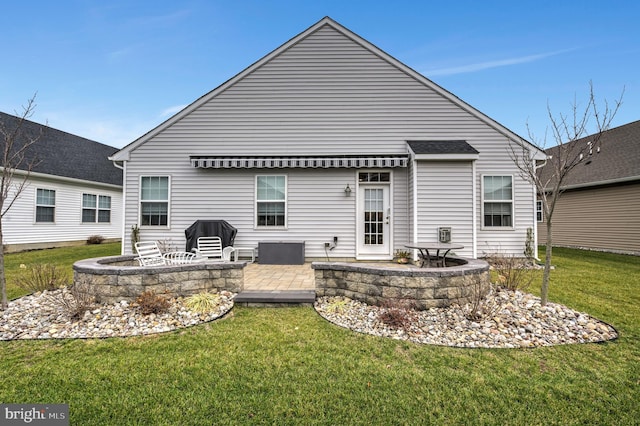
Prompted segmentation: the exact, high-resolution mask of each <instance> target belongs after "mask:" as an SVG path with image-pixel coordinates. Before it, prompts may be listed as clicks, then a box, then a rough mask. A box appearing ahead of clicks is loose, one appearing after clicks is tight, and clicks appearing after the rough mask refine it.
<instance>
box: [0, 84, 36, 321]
mask: <svg viewBox="0 0 640 426" xmlns="http://www.w3.org/2000/svg"><path fill="white" fill-rule="evenodd" d="M35 99H36V96H35V95H34V96H33V97H32V98H31V99H29V100H28V101H27V104H26V105H24V106H23V107H22V112H20V113H18V112H16V117H11V119H10V120H6V121H4V122H3V121H0V137H1V139H0V144H1V145H2V146H1V149H2V150H1V151H0V154H1V155H2V163H0V168H1V169H2V171H1V173H2V175H1V177H0V243H1V244H2V246H1V247H0V287H1V290H0V291H1V292H2V309H3V310H4V309H6V308H7V306H8V301H7V279H6V276H5V273H4V234H3V229H2V220H1V219H2V218H4V216H5V214H7V212H8V211H9V209H11V207H12V206H13V204H14V203H15V202H16V200H17V199H18V197H20V194H21V193H22V191H23V190H24V189H25V187H26V185H27V182H28V178H29V175H30V174H31V171H32V170H33V168H34V167H35V166H36V165H37V163H38V162H39V160H37V159H36V158H35V157H33V158H29V155H28V153H29V151H30V148H31V147H32V146H33V145H34V144H35V143H37V142H38V141H39V140H40V139H41V138H42V135H43V130H42V128H40V130H39V131H37V132H36V133H32V132H27V131H26V129H25V122H26V121H27V120H28V118H29V117H31V116H32V115H33V112H34V110H35V107H36V104H35Z"/></svg>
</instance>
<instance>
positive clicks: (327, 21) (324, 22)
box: [111, 17, 545, 161]
mask: <svg viewBox="0 0 640 426" xmlns="http://www.w3.org/2000/svg"><path fill="white" fill-rule="evenodd" d="M324 26H329V27H331V28H333V29H334V30H336V31H338V32H339V33H341V34H342V35H344V36H345V37H347V38H349V39H350V40H352V41H353V42H355V43H357V44H358V45H360V46H362V47H363V48H365V49H367V50H369V51H370V52H371V53H373V54H374V55H376V56H378V57H379V58H381V59H382V60H384V61H386V62H387V63H389V64H391V65H392V66H394V67H396V68H397V69H399V70H400V71H402V72H403V73H405V74H407V75H409V76H411V77H412V78H414V79H415V80H416V81H418V82H420V83H421V84H423V85H424V86H426V87H428V88H430V89H431V90H433V91H434V92H436V93H438V94H439V95H441V96H443V97H444V98H446V99H448V100H449V101H451V102H452V103H453V104H455V105H457V106H458V107H460V108H461V109H463V110H464V111H466V112H468V113H470V114H471V115H473V116H474V117H476V118H478V119H479V120H481V121H482V122H484V123H485V124H487V125H488V126H490V127H492V128H494V129H495V130H496V131H497V132H499V133H501V134H503V135H504V136H505V137H506V138H507V139H510V140H512V141H514V142H516V143H518V144H520V145H523V146H526V147H527V148H528V149H530V150H532V151H533V152H534V153H535V154H536V158H539V159H541V160H542V159H544V158H545V156H544V153H543V152H542V151H541V150H539V149H538V148H537V147H536V146H534V145H533V144H531V143H530V142H528V141H527V140H525V139H523V138H522V137H520V136H518V135H517V134H515V133H513V132H512V131H511V130H509V129H507V128H506V127H504V126H502V125H501V124H499V123H497V122H496V121H494V120H493V119H491V118H489V117H488V116H486V115H485V114H483V113H481V112H480V111H478V110H476V109H475V108H473V107H472V106H470V105H468V104H467V103H465V102H464V101H462V100H461V99H460V98H458V97H456V96H455V95H453V94H452V93H450V92H448V91H447V90H445V89H443V88H442V87H440V86H438V85H437V84H435V83H434V82H432V81H431V80H429V79H427V78H426V77H424V76H423V75H421V74H420V73H418V72H416V71H415V70H413V69H412V68H410V67H408V66H407V65H405V64H403V63H402V62H400V61H398V60H397V59H395V58H394V57H392V56H391V55H389V54H387V53H386V52H384V51H382V50H381V49H379V48H378V47H376V46H375V45H373V44H371V43H369V42H368V41H366V40H365V39H363V38H362V37H360V36H358V35H357V34H355V33H353V32H351V31H350V30H348V29H347V28H345V27H343V26H342V25H340V24H338V23H337V22H336V21H334V20H333V19H331V18H329V17H324V18H322V19H321V20H320V21H318V22H317V23H316V24H314V25H312V26H311V27H309V28H308V29H307V30H305V31H303V32H302V33H300V34H298V35H297V36H295V37H293V38H292V39H290V40H289V41H287V42H286V43H284V44H283V45H281V46H280V47H278V48H277V49H275V50H274V51H272V52H271V53H269V54H267V55H266V56H264V57H263V58H261V59H260V60H258V61H257V62H255V63H253V64H252V65H251V66H249V67H248V68H246V69H245V70H243V71H242V72H240V73H238V74H236V75H235V76H234V77H232V78H231V79H229V80H227V81H226V82H224V83H222V84H221V85H220V86H218V87H217V88H215V89H214V90H212V91H210V92H209V93H207V94H205V95H203V96H201V97H200V98H199V99H197V100H196V101H194V102H193V103H192V104H190V105H189V106H187V107H186V108H184V109H183V110H182V111H180V112H178V113H177V114H175V115H174V116H172V117H170V118H169V119H167V120H166V121H164V122H163V123H161V124H160V125H158V126H157V127H155V128H154V129H152V130H150V131H149V132H147V133H146V134H144V135H143V136H141V137H140V138H138V139H136V140H135V141H133V142H131V143H130V144H129V145H127V146H125V147H124V148H123V149H122V150H120V151H118V152H117V153H116V154H115V155H113V156H112V157H111V159H113V160H114V161H127V160H129V158H130V153H131V152H132V151H134V150H135V149H136V148H137V147H139V146H140V145H142V144H144V143H145V142H147V141H148V140H150V139H152V138H153V137H154V136H156V135H157V134H159V133H160V132H162V131H164V130H165V129H167V128H168V127H170V126H172V125H173V124H174V123H176V122H178V121H179V120H181V119H182V118H184V117H185V116H187V115H189V114H190V113H191V112H193V111H194V110H196V109H197V108H199V107H200V106H201V105H203V104H205V103H206V102H208V101H210V100H211V99H212V98H215V97H216V96H217V95H218V94H220V93H222V92H224V91H225V90H226V89H228V88H229V87H231V86H233V85H234V84H235V83H237V82H238V81H240V80H242V79H243V78H244V77H246V76H247V75H249V74H251V73H252V72H253V71H255V70H256V69H258V68H260V67H261V66H263V65H264V64H266V63H267V62H269V61H270V60H271V59H273V58H275V57H277V56H278V55H280V54H281V53H283V52H284V51H286V50H287V49H289V48H291V47H292V46H294V45H296V44H297V43H299V42H300V41H301V40H303V39H305V38H307V37H309V36H310V35H312V34H313V33H315V32H316V31H318V30H319V29H321V28H323V27H324Z"/></svg>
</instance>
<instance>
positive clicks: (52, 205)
mask: <svg viewBox="0 0 640 426" xmlns="http://www.w3.org/2000/svg"><path fill="white" fill-rule="evenodd" d="M55 217H56V191H55V190H53V189H42V188H37V189H36V223H53V222H55Z"/></svg>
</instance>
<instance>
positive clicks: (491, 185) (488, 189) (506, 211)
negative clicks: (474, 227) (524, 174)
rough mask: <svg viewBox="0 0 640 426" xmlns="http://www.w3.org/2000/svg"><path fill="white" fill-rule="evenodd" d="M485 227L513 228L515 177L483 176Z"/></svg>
mask: <svg viewBox="0 0 640 426" xmlns="http://www.w3.org/2000/svg"><path fill="white" fill-rule="evenodd" d="M482 188H483V189H482V208H483V213H482V214H483V217H484V219H483V225H484V226H485V227H503V228H504V227H512V226H513V177H511V176H483V181H482Z"/></svg>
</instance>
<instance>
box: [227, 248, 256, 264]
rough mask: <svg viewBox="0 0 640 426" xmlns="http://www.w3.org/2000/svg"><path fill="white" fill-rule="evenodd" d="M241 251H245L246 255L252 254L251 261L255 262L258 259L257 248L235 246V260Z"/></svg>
mask: <svg viewBox="0 0 640 426" xmlns="http://www.w3.org/2000/svg"><path fill="white" fill-rule="evenodd" d="M240 252H245V256H251V262H252V263H253V262H255V260H256V250H255V249H254V248H253V247H234V248H233V259H234V261H236V262H237V261H238V257H240Z"/></svg>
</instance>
